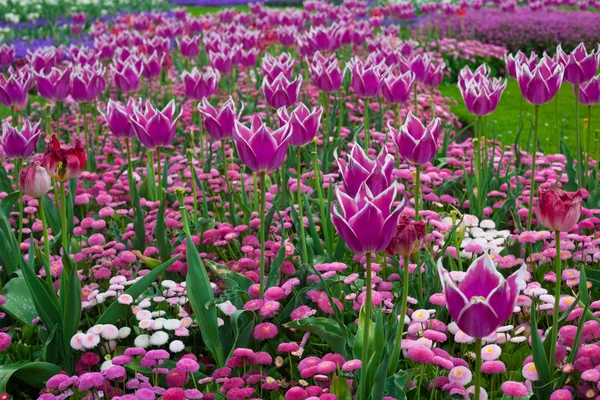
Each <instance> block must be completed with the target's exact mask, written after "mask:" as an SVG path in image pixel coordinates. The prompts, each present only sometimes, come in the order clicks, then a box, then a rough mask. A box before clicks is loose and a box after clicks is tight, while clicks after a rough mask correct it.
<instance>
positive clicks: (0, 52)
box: [0, 44, 15, 68]
mask: <svg viewBox="0 0 600 400" xmlns="http://www.w3.org/2000/svg"><path fill="white" fill-rule="evenodd" d="M14 61H15V47H14V46H12V45H11V46H8V45H6V44H3V45H2V46H0V68H6V67H10V66H11V65H12V63H13V62H14Z"/></svg>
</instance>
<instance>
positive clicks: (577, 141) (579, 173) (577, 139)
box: [575, 85, 583, 188]
mask: <svg viewBox="0 0 600 400" xmlns="http://www.w3.org/2000/svg"><path fill="white" fill-rule="evenodd" d="M575 145H576V147H577V180H578V181H579V182H578V183H579V187H580V188H581V187H583V165H581V164H582V163H581V161H582V157H581V137H580V136H579V85H575Z"/></svg>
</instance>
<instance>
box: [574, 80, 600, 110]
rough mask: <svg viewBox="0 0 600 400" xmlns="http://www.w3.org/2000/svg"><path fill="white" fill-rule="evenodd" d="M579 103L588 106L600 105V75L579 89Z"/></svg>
mask: <svg viewBox="0 0 600 400" xmlns="http://www.w3.org/2000/svg"><path fill="white" fill-rule="evenodd" d="M579 102H580V103H581V104H583V105H586V106H591V105H594V104H598V103H600V75H598V76H595V77H593V78H592V79H590V80H589V81H587V82H586V83H584V84H582V85H581V86H580V87H579Z"/></svg>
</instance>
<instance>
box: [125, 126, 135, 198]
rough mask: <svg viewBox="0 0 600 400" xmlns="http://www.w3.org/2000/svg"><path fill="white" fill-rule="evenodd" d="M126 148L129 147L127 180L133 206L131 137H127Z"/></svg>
mask: <svg viewBox="0 0 600 400" xmlns="http://www.w3.org/2000/svg"><path fill="white" fill-rule="evenodd" d="M125 148H126V149H127V182H128V183H129V200H130V201H131V206H132V207H133V185H134V184H135V183H134V178H133V164H132V163H131V141H130V140H129V138H125Z"/></svg>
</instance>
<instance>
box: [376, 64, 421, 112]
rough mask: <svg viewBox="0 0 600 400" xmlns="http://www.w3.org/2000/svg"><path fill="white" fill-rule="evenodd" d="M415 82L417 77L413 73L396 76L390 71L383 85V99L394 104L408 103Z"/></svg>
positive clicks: (408, 72)
mask: <svg viewBox="0 0 600 400" xmlns="http://www.w3.org/2000/svg"><path fill="white" fill-rule="evenodd" d="M414 82H415V75H414V74H413V73H412V72H411V71H407V72H405V73H403V74H398V75H395V74H394V73H393V72H392V71H390V72H389V73H388V74H387V75H386V76H385V78H383V83H382V85H381V94H383V98H384V99H385V100H386V101H387V102H388V103H392V104H402V103H405V102H406V101H408V99H409V97H410V95H411V90H412V85H413V83H414Z"/></svg>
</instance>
